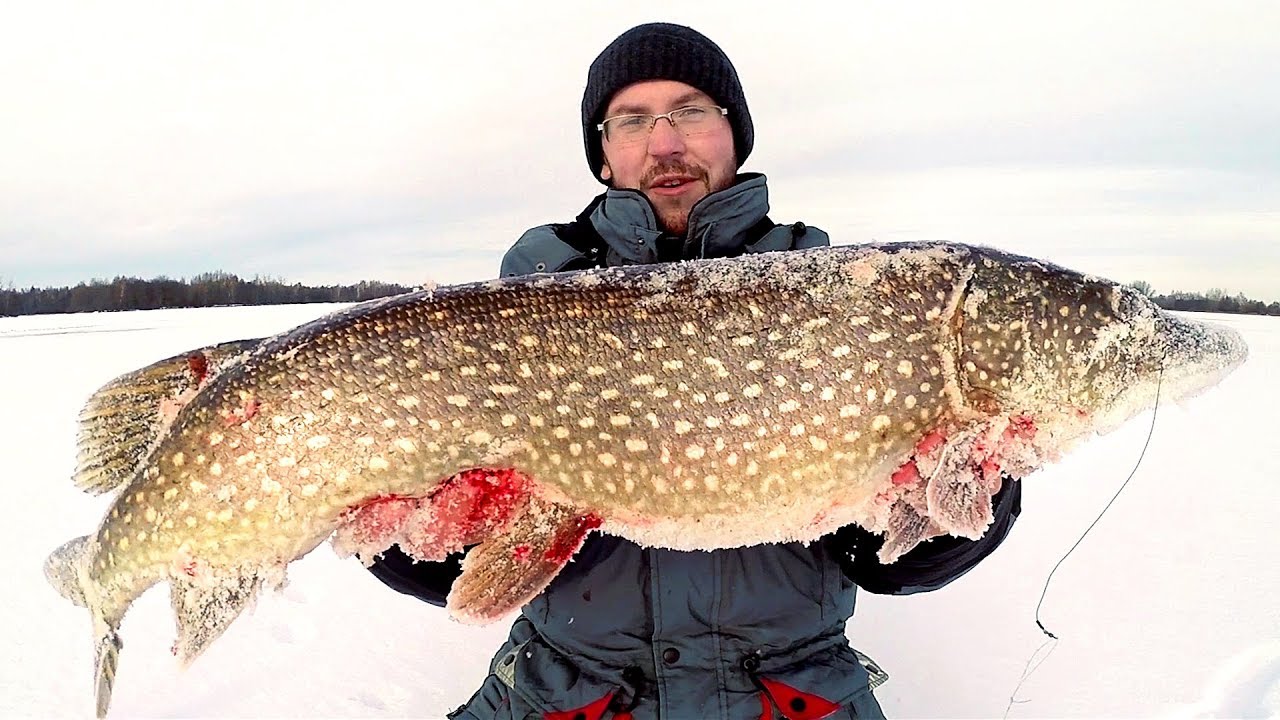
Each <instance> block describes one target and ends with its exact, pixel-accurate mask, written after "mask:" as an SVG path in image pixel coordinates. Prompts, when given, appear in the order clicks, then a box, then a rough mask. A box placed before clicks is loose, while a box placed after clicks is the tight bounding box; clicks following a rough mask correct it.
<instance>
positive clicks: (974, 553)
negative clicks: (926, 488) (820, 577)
mask: <svg viewBox="0 0 1280 720" xmlns="http://www.w3.org/2000/svg"><path fill="white" fill-rule="evenodd" d="M991 505H992V514H993V515H994V518H993V519H992V521H991V527H989V528H987V532H986V534H984V535H983V536H982V537H981V538H979V539H977V540H969V539H967V538H959V537H953V536H950V535H944V536H941V537H936V538H933V539H931V540H926V541H924V542H922V543H920V544H919V545H917V546H915V547H914V548H912V549H911V550H909V551H908V552H906V553H905V554H903V555H902V557H900V558H898V559H897V560H895V561H894V562H893V563H891V564H889V565H885V564H882V563H881V562H880V560H879V558H877V557H876V553H877V552H879V551H880V548H881V546H883V545H884V538H883V537H881V536H880V535H877V534H875V533H872V532H870V531H869V530H866V529H864V528H862V527H861V526H858V525H846V526H844V527H842V528H840V529H839V530H837V531H835V532H834V533H832V534H831V535H828V536H827V539H826V542H827V547H828V550H829V551H831V552H832V553H833V554H834V555H835V557H836V559H837V561H839V563H840V567H841V569H843V570H844V574H845V576H846V577H848V578H849V579H850V580H852V581H853V582H854V583H856V584H857V585H858V587H860V588H862V589H863V590H866V591H867V592H871V593H875V594H877V595H911V594H913V593H918V592H928V591H930V590H937V589H938V588H940V587H942V586H944V585H946V584H947V583H949V582H951V581H952V580H955V579H956V578H958V577H960V576H961V575H964V574H965V573H967V572H969V571H970V570H972V569H973V568H974V567H975V566H976V565H977V564H978V563H979V562H980V561H981V560H982V559H983V558H985V557H986V556H988V555H990V554H991V553H992V552H993V551H995V549H996V548H997V547H999V546H1000V543H1002V542H1004V539H1005V537H1006V536H1007V535H1008V534H1009V530H1010V528H1012V527H1013V521H1014V520H1016V519H1017V518H1018V515H1019V514H1020V513H1021V512H1022V483H1021V482H1020V481H1015V480H1013V479H1012V478H1009V477H1005V478H1004V482H1003V483H1002V486H1001V488H1000V492H998V493H996V494H995V496H994V497H993V498H992V500H991Z"/></svg>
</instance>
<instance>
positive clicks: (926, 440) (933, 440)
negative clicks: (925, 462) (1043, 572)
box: [916, 430, 947, 456]
mask: <svg viewBox="0 0 1280 720" xmlns="http://www.w3.org/2000/svg"><path fill="white" fill-rule="evenodd" d="M946 441H947V436H946V434H944V433H943V432H942V431H941V430H933V431H932V432H930V433H929V434H927V435H925V436H924V437H922V438H920V442H918V443H916V455H917V456H920V455H928V454H929V453H931V452H933V451H934V450H935V449H937V447H938V446H939V445H941V444H942V443H944V442H946Z"/></svg>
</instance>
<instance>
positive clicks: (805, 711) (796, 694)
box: [760, 678, 840, 720]
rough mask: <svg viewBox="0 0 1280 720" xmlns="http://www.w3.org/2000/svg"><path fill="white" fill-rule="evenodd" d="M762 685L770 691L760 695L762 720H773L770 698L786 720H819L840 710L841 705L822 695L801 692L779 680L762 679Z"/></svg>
mask: <svg viewBox="0 0 1280 720" xmlns="http://www.w3.org/2000/svg"><path fill="white" fill-rule="evenodd" d="M760 683H761V684H762V685H764V688H765V690H766V691H768V692H767V693H763V692H762V693H760V705H761V707H762V708H763V710H762V711H761V712H760V720H773V704H772V703H770V702H769V698H770V697H772V698H773V702H776V703H777V704H778V707H779V708H781V709H782V712H783V717H785V718H786V720H819V718H824V717H827V716H828V715H831V714H832V713H834V712H835V711H837V710H839V709H840V706H839V705H837V704H835V703H833V702H831V701H830V700H828V699H826V698H824V697H822V696H820V695H814V694H812V693H806V692H800V691H799V690H797V689H795V688H793V687H791V686H790V685H787V684H786V683H780V682H778V681H777V680H770V679H768V678H760Z"/></svg>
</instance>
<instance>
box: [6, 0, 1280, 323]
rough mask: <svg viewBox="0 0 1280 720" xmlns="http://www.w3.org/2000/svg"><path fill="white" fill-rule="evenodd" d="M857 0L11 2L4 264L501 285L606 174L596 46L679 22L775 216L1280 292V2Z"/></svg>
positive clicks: (33, 269)
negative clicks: (522, 241)
mask: <svg viewBox="0 0 1280 720" xmlns="http://www.w3.org/2000/svg"><path fill="white" fill-rule="evenodd" d="M835 7H836V6H835V5H834V4H832V5H828V4H825V3H823V4H816V3H815V4H812V5H809V4H805V3H798V2H787V3H779V2H759V3H753V2H745V1H742V0H739V1H738V2H698V3H694V2H688V1H686V2H679V3H666V2H642V3H587V2H583V3H565V2H540V3H494V2H469V3H441V4H436V3H431V4H428V3H423V2H404V3H376V2H367V3H345V2H344V3H338V2H297V3H293V2H289V3H286V2H274V1H271V0H259V1H258V2H223V3H216V4H215V3H194V2H155V3H142V2H125V1H121V2H115V3H83V4H77V3H60V2H44V3H27V4H24V5H19V4H17V3H10V4H6V5H5V6H4V8H3V9H0V285H6V284H12V285H14V286H17V287H26V286H29V285H61V284H75V283H76V282H79V281H82V280H88V279H91V278H95V277H101V278H110V277H114V276H116V275H132V276H141V277H152V276H155V275H160V274H164V275H169V276H171V277H186V276H190V275H194V274H197V273H200V272H205V271H211V270H223V271H227V272H233V273H237V274H239V275H241V276H245V277H252V276H254V275H268V276H274V277H281V278H284V279H286V280H289V281H301V282H307V283H349V282H356V281H358V280H363V279H380V280H387V281H398V282H402V283H406V284H418V283H423V282H427V281H433V282H441V283H450V282H460V281H466V280H478V279H485V278H490V277H493V276H494V275H496V273H497V267H498V261H499V259H500V258H501V255H502V253H503V252H504V251H505V249H506V248H507V247H508V246H509V245H510V244H511V243H512V242H513V241H514V240H515V238H516V237H518V236H519V235H520V233H521V232H523V231H524V230H525V229H526V228H528V227H530V226H533V225H538V224H542V223H546V222H563V221H567V220H569V219H570V218H572V217H573V216H574V215H576V214H577V212H578V211H579V210H580V209H581V208H582V207H583V206H585V205H586V203H587V202H588V201H589V200H590V198H591V197H592V196H593V195H595V194H596V193H598V192H600V191H601V189H602V186H601V185H599V184H598V183H596V182H595V181H594V179H593V178H592V176H591V174H590V172H589V170H588V168H587V166H586V161H585V158H584V155H583V149H582V140H581V127H580V125H579V115H578V112H579V111H578V107H579V102H580V100H581V93H582V89H583V86H584V84H585V80H586V70H587V66H588V65H589V64H590V62H591V60H592V59H593V58H594V57H595V56H596V55H597V54H598V53H599V52H600V50H601V49H603V48H604V46H605V45H606V44H608V42H609V41H611V40H612V39H613V38H614V37H616V36H617V35H618V34H619V33H621V32H622V31H624V30H626V29H627V28H629V27H631V26H632V25H635V24H637V23H640V22H647V21H653V20H665V21H670V22H678V23H682V24H687V25H690V26H692V27H694V28H696V29H698V30H699V31H701V32H703V33H705V34H707V35H708V36H710V37H711V38H712V39H713V40H715V41H716V42H717V43H718V44H720V46H721V47H722V48H724V49H725V51H726V52H727V53H728V54H729V56H730V58H732V59H733V61H734V63H735V65H736V66H737V68H738V73H739V75H740V77H741V79H742V82H743V86H744V89H745V92H746V96H747V100H748V103H749V105H750V108H751V113H752V117H753V119H754V122H755V130H756V143H755V150H754V152H753V153H752V155H751V157H750V158H749V160H748V161H747V163H746V165H745V166H744V168H743V169H744V170H747V171H756V172H763V173H766V174H767V175H768V176H769V185H770V196H771V200H772V206H773V209H772V211H771V212H770V215H771V216H772V217H773V218H774V219H775V220H778V221H782V222H790V221H794V220H803V221H804V222H805V223H807V224H810V225H816V226H818V227H821V228H823V229H825V230H827V231H828V232H829V233H830V234H831V236H832V239H833V241H834V242H835V243H837V244H853V243H861V242H868V241H873V240H879V241H897V240H953V241H958V242H967V243H974V244H985V245H992V246H995V247H999V248H1002V249H1005V250H1009V251H1013V252H1019V253H1024V254H1028V255H1033V256H1036V257H1042V258H1046V259H1049V260H1053V261H1055V262H1058V263H1060V264H1064V265H1067V266H1068V267H1072V268H1074V269H1077V270H1081V271H1085V272H1090V273H1093V274H1096V275H1102V276H1105V277H1110V278H1112V279H1115V280H1120V281H1124V282H1131V281H1134V280H1145V281H1147V282H1149V283H1151V284H1152V285H1153V286H1154V287H1155V289H1156V290H1157V291H1162V292H1163V291H1170V290H1193V291H1203V290H1208V289H1210V288H1215V287H1216V288H1222V289H1224V290H1226V291H1228V292H1229V293H1235V292H1243V293H1245V294H1246V295H1249V296H1250V297H1253V298H1255V299H1261V300H1267V301H1271V300H1280V41H1278V40H1277V38H1280V3H1276V2H1271V1H1270V0H1258V1H1256V2H1232V1H1230V0H1218V1H1216V2H1200V1H1195V2H1192V1H1189V0H1184V1H1170V0H1166V1H1164V2H1079V3H1041V2H964V3H955V2H858V3H853V4H849V6H848V7H847V8H846V9H842V10H838V11H837V10H834V9H833V8H835Z"/></svg>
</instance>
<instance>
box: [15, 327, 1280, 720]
mask: <svg viewBox="0 0 1280 720" xmlns="http://www.w3.org/2000/svg"><path fill="white" fill-rule="evenodd" d="M334 307H335V306H318V305H308V306H283V307H261V308H215V309H200V310H162V311H151V312H130V313H118V314H98V315H62V316H39V317H23V318H0V483H2V484H0V487H2V488H3V490H4V492H5V495H6V497H8V498H9V500H8V502H7V512H8V516H9V520H8V521H6V522H5V523H4V524H3V525H2V526H0V538H2V539H3V547H4V549H5V552H4V553H3V554H2V555H0V575H2V576H3V577H7V578H9V580H8V581H6V582H5V586H6V588H7V589H6V590H4V591H3V597H4V612H3V613H0V653H2V655H0V717H5V718H16V717H32V718H37V717H38V718H50V717H92V713H93V704H92V695H93V693H92V688H91V676H92V642H91V641H92V638H91V633H90V628H89V621H88V615H87V613H85V611H84V610H82V609H80V608H77V607H74V606H72V605H71V604H70V603H69V602H67V601H65V600H63V599H62V598H61V597H60V596H58V595H57V594H56V593H55V592H54V591H53V589H52V588H50V587H49V586H48V584H47V583H46V582H45V579H44V576H43V574H42V572H41V564H42V562H43V560H44V558H45V556H46V555H47V554H48V553H49V551H51V550H52V549H53V548H55V547H57V546H58V545H60V544H61V543H62V542H64V541H65V540H68V539H70V538H72V537H74V536H78V535H82V534H85V533H87V532H89V531H90V530H91V529H92V528H94V527H96V525H97V522H98V520H99V518H100V516H101V514H102V512H103V509H104V508H105V507H106V505H107V500H106V498H94V497H91V496H89V495H85V494H82V493H80V492H79V491H77V490H76V489H75V488H74V487H72V485H71V483H70V481H69V476H70V474H71V472H72V469H73V465H74V459H75V458H74V443H75V424H74V419H75V416H76V413H77V411H78V409H79V407H80V405H81V404H82V403H83V402H84V400H85V399H86V398H87V397H88V395H89V393H90V392H91V391H93V390H94V389H95V388H97V387H98V386H100V385H101V384H103V383H105V382H106V381H108V380H110V379H111V378H113V377H115V376H116V375H118V374H120V373H123V372H126V371H128V370H132V369H134V368H136V367H139V366H142V365H145V364H147V363H149V362H151V361H154V360H157V359H159V358H161V357H164V356H168V355H172V354H175V353H178V352H181V351H184V350H187V349H190V348H193V347H197V346H200V345H205V344H209V343H213V342H216V341H222V340H231V339H238V338H243V337H252V336H255V335H265V334H270V333H273V332H276V331H279V330H283V329H286V328H288V327H291V326H293V325H296V324H299V323H301V322H303V321H306V320H309V319H311V318H313V317H315V316H317V315H318V314H321V313H322V312H325V311H327V310H329V309H333V308H334ZM1211 319H1213V320H1215V321H1219V322H1223V323H1226V324H1229V325H1232V326H1234V327H1236V328H1238V329H1239V330H1240V331H1241V332H1242V333H1243V334H1244V336H1245V339H1246V340H1247V342H1248V343H1249V345H1250V348H1251V357H1250V359H1249V361H1248V362H1247V363H1246V364H1245V365H1244V366H1242V367H1241V368H1240V369H1238V370H1237V371H1236V372H1235V373H1234V374H1233V375H1231V376H1230V377H1228V378H1227V379H1226V380H1225V381H1224V382H1223V383H1222V384H1221V385H1219V386H1218V387H1216V388H1214V389H1212V390H1210V391H1208V392H1206V393H1205V394H1203V395H1201V396H1200V397H1197V398H1195V399H1193V400H1191V401H1189V402H1188V403H1187V404H1185V405H1184V406H1177V405H1174V404H1166V405H1162V406H1161V408H1160V410H1159V412H1158V413H1157V417H1156V419H1155V434H1154V437H1153V439H1152V441H1151V445H1150V448H1149V449H1148V451H1147V455H1146V459H1145V460H1144V461H1143V463H1142V465H1141V467H1140V468H1139V470H1138V472H1137V474H1136V475H1135V477H1134V479H1133V481H1132V482H1131V483H1130V485H1129V486H1128V488H1127V489H1126V490H1125V491H1124V493H1123V494H1122V495H1121V496H1120V498H1119V500H1118V501H1117V502H1116V504H1115V505H1114V507H1113V508H1112V509H1111V510H1110V512H1109V513H1108V514H1107V515H1106V516H1105V517H1104V518H1103V520H1102V522H1101V523H1100V524H1099V525H1098V527H1097V528H1096V529H1095V530H1094V531H1093V532H1092V533H1091V534H1090V535H1089V537H1088V538H1087V539H1086V540H1085V541H1084V543H1083V544H1082V545H1081V546H1080V548H1079V549H1078V550H1077V551H1076V552H1075V553H1074V554H1073V555H1072V556H1071V557H1070V559H1068V560H1067V561H1066V562H1065V563H1064V564H1063V566H1062V568H1061V570H1059V572H1058V574H1057V575H1056V576H1055V578H1054V581H1053V584H1052V585H1051V586H1050V589H1049V594H1048V597H1047V599H1046V601H1045V604H1044V609H1043V614H1042V618H1043V620H1044V623H1045V625H1046V626H1047V627H1048V629H1049V630H1051V631H1053V632H1054V633H1056V634H1057V635H1058V636H1059V637H1060V638H1061V640H1060V642H1059V643H1057V645H1056V646H1054V647H1053V648H1052V652H1051V653H1050V654H1049V655H1048V656H1047V659H1045V661H1044V662H1043V663H1042V664H1040V665H1039V666H1038V669H1037V670H1036V671H1035V673H1034V674H1032V675H1031V676H1030V677H1029V678H1028V679H1027V680H1026V682H1025V683H1023V685H1022V687H1021V689H1020V690H1018V692H1017V695H1016V698H1014V699H1015V700H1016V702H1015V703H1013V704H1012V705H1010V700H1011V696H1012V695H1013V692H1014V689H1015V687H1016V686H1017V685H1018V683H1019V679H1020V678H1021V676H1022V674H1023V670H1024V666H1025V665H1026V664H1027V662H1028V660H1030V659H1031V658H1032V656H1033V654H1034V653H1036V651H1037V650H1038V649H1041V648H1042V645H1043V644H1044V640H1045V637H1044V636H1043V635H1041V633H1040V631H1039V630H1038V629H1037V628H1036V626H1035V621H1034V611H1035V606H1036V602H1037V600H1038V599H1039V597H1040V592H1041V588H1042V586H1043V583H1044V581H1045V578H1046V576H1047V574H1048V573H1049V571H1050V570H1051V568H1052V567H1053V565H1054V564H1055V563H1056V562H1057V561H1058V559H1059V558H1060V557H1061V556H1062V554H1063V553H1064V552H1066V550H1067V549H1068V548H1069V547H1070V546H1071V545H1072V543H1074V542H1075V540H1076V538H1077V537H1078V536H1079V535H1080V533H1081V532H1083V530H1084V529H1085V528H1086V527H1087V526H1088V525H1089V523H1090V522H1091V521H1092V520H1093V518H1094V516H1095V515H1096V514H1097V513H1098V512H1099V511H1100V509H1101V508H1102V507H1103V506H1104V505H1105V504H1106V502H1107V500H1108V499H1109V498H1110V497H1111V495H1112V494H1113V493H1114V492H1115V491H1116V490H1117V489H1118V488H1119V487H1120V485H1121V483H1122V482H1124V480H1125V478H1126V476H1127V475H1128V474H1129V471H1130V469H1131V468H1132V467H1133V465H1134V463H1135V461H1136V460H1137V458H1138V456H1139V453H1140V451H1141V449H1142V445H1143V441H1144V439H1145V438H1146V435H1147V432H1148V429H1149V427H1150V423H1151V419H1152V415H1151V413H1146V414H1144V415H1142V416H1140V417H1138V418H1137V419H1135V420H1134V421H1131V422H1130V423H1129V424H1128V425H1126V426H1125V427H1123V428H1121V429H1120V430H1117V431H1116V432H1114V433H1112V434H1111V435H1108V436H1106V437H1102V438H1098V439H1096V440H1094V441H1093V442H1092V443H1090V444H1088V445H1086V446H1084V447H1082V448H1081V449H1079V450H1078V451H1076V452H1075V453H1074V454H1072V455H1071V456H1069V457H1068V458H1066V459H1065V460H1064V461H1063V462H1061V463H1059V464H1058V465H1056V466H1053V467H1051V468H1048V469H1046V470H1043V471H1041V472H1040V473H1038V474H1036V475H1034V476H1032V477H1030V478H1028V479H1027V481H1026V491H1025V500H1024V511H1023V515H1022V519H1021V521H1020V522H1019V523H1018V525H1017V526H1016V527H1015V529H1014V532H1013V534H1012V536H1011V537H1010V538H1009V540H1008V541H1007V542H1006V543H1005V545H1004V546H1003V547H1002V548H1001V550H1000V551H999V552H997V553H996V554H995V555H994V556H992V557H991V558H990V559H988V560H987V561H986V562H985V563H984V564H983V565H982V566H980V567H979V568H977V569H976V570H974V571H973V572H972V573H970V574H969V575H967V576H965V577H964V578H962V579H960V580H959V581H957V582H955V583H953V584H952V585H951V586H949V587H947V588H944V589H943V590H941V591H938V592H935V593H932V594H927V595H920V596H914V597H875V596H871V595H869V594H866V593H863V594H860V595H859V603H858V613H857V615H856V616H855V618H854V620H853V621H852V622H851V623H850V625H849V630H848V632H849V637H850V638H851V639H852V641H853V643H854V645H855V646H856V647H858V648H860V649H861V650H863V651H864V652H866V653H868V654H869V655H871V656H872V657H874V658H875V659H876V660H877V661H879V662H880V664H881V665H883V666H884V667H885V669H886V670H888V672H889V673H890V675H891V679H890V680H889V682H888V683H887V684H886V685H885V686H883V687H882V688H881V689H880V690H879V691H878V692H877V695H878V696H879V698H880V701H881V703H882V704H883V706H884V708H885V711H886V712H887V713H888V714H889V716H890V717H966V718H976V717H1001V716H1003V715H1005V713H1006V711H1007V712H1008V715H1009V717H1013V718H1033V717H1035V718H1039V717H1138V716H1142V717H1280V561H1278V560H1277V559H1276V558H1275V557H1274V551H1275V550H1276V548H1277V545H1278V543H1277V540H1280V532H1277V530H1278V528H1280V523H1277V519H1276V515H1277V512H1278V511H1280V439H1277V437H1276V428H1277V426H1278V425H1277V421H1276V418H1277V415H1278V414H1280V318H1273V317H1272V318H1268V317H1249V316H1214V317H1212V318H1211ZM290 577H291V583H290V585H289V586H288V587H287V588H286V589H285V590H284V591H283V592H281V593H275V594H268V595H266V596H265V597H263V598H262V599H261V601H260V602H259V603H258V604H257V606H256V608H255V609H254V610H253V612H252V613H251V614H246V615H245V616H244V617H242V618H240V620H239V621H237V622H236V623H235V624H234V625H233V626H232V628H231V629H230V631H229V632H228V633H227V635H226V636H224V637H223V638H222V639H221V640H220V641H218V642H217V643H215V644H214V645H213V647H212V648H211V649H210V650H209V651H208V652H207V653H206V654H205V655H204V656H203V657H201V658H200V659H198V660H197V661H196V662H195V663H194V664H193V665H192V666H191V667H190V668H189V669H187V670H185V671H181V670H179V668H178V667H177V666H176V663H175V661H174V660H173V658H172V657H171V655H170V654H169V645H170V643H171V642H172V641H173V634H174V633H173V624H172V620H171V615H170V611H169V608H168V594H167V591H166V590H164V589H161V588H158V587H157V588H153V589H152V590H151V591H150V592H148V593H147V594H146V595H145V596H143V597H142V598H141V599H140V600H139V601H138V602H137V603H135V604H134V606H133V609H132V611H131V613H130V615H129V616H128V617H127V619H126V621H125V623H124V627H123V630H122V636H123V638H124V641H125V650H124V652H123V653H122V655H121V663H120V668H119V679H118V681H117V683H116V690H115V695H114V703H113V707H112V716H113V717H120V718H127V717H147V718H150V717H202V718H203V717H210V718H211V717H280V718H286V717H287V718H310V717H420V718H421V717H425V718H438V717H442V716H443V715H444V713H446V712H447V711H449V710H451V709H453V708H454V707H455V706H457V705H458V704H459V703H461V702H463V701H464V700H466V699H467V697H469V696H470V694H471V692H472V691H473V689H474V688H475V687H476V686H477V685H478V684H479V683H480V681H481V679H482V678H483V677H484V675H485V672H486V666H487V663H488V662H489V659H490V656H491V654H492V652H493V651H494V649H496V647H497V645H498V644H499V642H500V639H501V638H502V637H503V635H504V633H505V626H504V625H502V624H499V625H495V626H491V627H486V628H480V629H477V628H470V627H465V626H461V625H458V624H455V623H453V622H451V621H450V620H448V619H447V618H446V616H445V614H444V612H443V611H442V610H440V609H437V608H434V607H430V606H427V605H424V604H422V603H420V602H418V601H416V600H412V599H409V598H406V597H403V596H400V595H397V594H396V593H394V592H392V591H390V590H389V589H387V588H385V587H384V586H382V585H381V584H380V583H378V582H377V581H376V580H374V579H373V578H372V576H370V575H368V573H366V572H365V571H364V570H363V569H362V568H361V567H360V565H359V563H358V562H357V561H355V560H346V561H343V560H338V559H337V558H336V556H334V554H333V553H332V551H330V550H329V549H328V548H325V547H322V548H320V549H319V550H318V551H316V552H314V553H312V554H311V555H310V556H308V557H307V558H306V559H304V560H302V561H300V562H298V563H295V564H294V565H293V566H292V568H291V576H290ZM1044 650H1048V648H1044V649H1042V650H1041V656H1043V652H1044Z"/></svg>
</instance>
